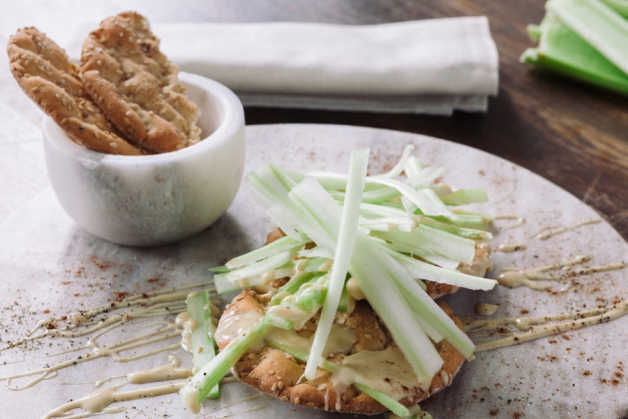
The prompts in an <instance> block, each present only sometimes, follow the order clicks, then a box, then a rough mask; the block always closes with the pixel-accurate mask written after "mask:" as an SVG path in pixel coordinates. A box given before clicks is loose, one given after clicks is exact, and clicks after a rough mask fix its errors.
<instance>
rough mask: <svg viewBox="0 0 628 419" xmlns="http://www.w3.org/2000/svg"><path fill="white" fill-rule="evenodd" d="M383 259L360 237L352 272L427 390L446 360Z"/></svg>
mask: <svg viewBox="0 0 628 419" xmlns="http://www.w3.org/2000/svg"><path fill="white" fill-rule="evenodd" d="M382 256H387V254H386V253H385V252H382V251H381V250H379V249H378V248H377V247H375V246H373V245H372V244H371V242H370V240H369V239H368V238H367V237H365V236H362V235H358V238H357V240H356V243H355V250H354V260H352V262H351V273H352V275H353V277H354V278H355V279H356V280H357V281H358V284H359V285H360V289H361V290H362V292H363V293H364V295H365V296H366V298H367V300H368V302H369V303H370V305H371V307H372V308H373V310H375V312H376V313H377V315H378V316H379V318H380V319H382V321H383V322H384V324H385V325H386V327H387V328H388V330H389V331H390V334H391V335H392V337H393V339H394V341H395V343H396V344H397V346H398V347H399V349H400V350H401V352H402V353H403V355H404V357H405V358H406V360H407V361H408V363H409V364H410V365H411V366H412V370H413V371H414V373H415V375H416V376H417V381H418V383H419V385H420V387H421V388H423V389H427V388H428V387H429V386H430V383H431V382H432V377H433V376H434V374H436V373H437V372H438V371H439V370H440V368H441V367H442V365H443V360H442V358H441V357H440V355H439V354H438V352H437V351H436V349H435V348H434V346H433V345H432V343H431V342H430V341H429V338H428V337H427V336H426V335H425V332H424V331H423V329H422V328H421V325H420V324H419V322H418V321H417V320H416V316H415V314H414V312H413V311H412V309H411V308H410V306H409V305H408V304H407V302H406V300H405V298H404V297H403V295H402V293H401V291H400V290H399V288H397V287H396V286H391V285H392V284H391V282H390V281H393V280H392V278H391V277H390V274H389V273H388V272H387V271H386V270H385V268H384V267H383V266H382V263H381V258H382Z"/></svg>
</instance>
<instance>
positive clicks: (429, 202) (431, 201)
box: [367, 178, 451, 215]
mask: <svg viewBox="0 0 628 419" xmlns="http://www.w3.org/2000/svg"><path fill="white" fill-rule="evenodd" d="M367 182H369V183H370V182H373V183H379V184H382V185H385V186H389V187H391V188H394V189H396V190H398V191H399V192H401V194H402V195H403V196H405V197H406V198H408V199H409V200H410V201H411V202H412V203H413V204H415V205H416V206H417V207H418V208H419V209H420V210H421V212H422V213H423V214H426V215H450V214H451V211H449V209H448V208H447V206H446V205H445V204H444V203H443V201H441V199H440V198H439V197H438V195H436V193H435V192H434V191H433V190H431V189H419V190H416V189H414V188H413V187H412V186H410V185H408V184H406V183H404V182H401V181H399V180H394V179H387V178H368V179H367Z"/></svg>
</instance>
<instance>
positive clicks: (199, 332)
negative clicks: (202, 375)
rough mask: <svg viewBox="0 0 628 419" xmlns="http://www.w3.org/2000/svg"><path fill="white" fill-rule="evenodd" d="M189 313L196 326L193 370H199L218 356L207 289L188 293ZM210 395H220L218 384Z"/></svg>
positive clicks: (191, 349)
mask: <svg viewBox="0 0 628 419" xmlns="http://www.w3.org/2000/svg"><path fill="white" fill-rule="evenodd" d="M185 303H186V305H187V313H188V315H189V316H190V319H191V320H192V322H194V328H193V330H192V336H191V337H190V348H189V349H190V352H191V353H192V371H193V372H196V371H198V370H199V369H200V368H201V367H202V366H203V365H205V364H207V363H208V362H209V361H211V359H212V358H214V356H216V349H215V347H214V339H213V337H212V335H213V333H214V329H215V328H214V325H213V323H212V321H211V315H212V312H211V304H210V302H209V293H208V292H207V291H199V292H194V293H191V294H189V295H188V297H187V298H186V300H185ZM208 397H210V398H212V399H216V398H218V397H220V389H219V387H218V384H216V385H215V386H214V387H212V388H211V390H210V391H209V393H208Z"/></svg>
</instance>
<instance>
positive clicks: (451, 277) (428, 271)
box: [388, 249, 497, 291]
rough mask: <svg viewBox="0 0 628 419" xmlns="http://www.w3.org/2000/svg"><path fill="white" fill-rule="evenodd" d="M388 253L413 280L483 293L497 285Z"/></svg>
mask: <svg viewBox="0 0 628 419" xmlns="http://www.w3.org/2000/svg"><path fill="white" fill-rule="evenodd" d="M388 252H389V254H390V255H391V256H393V257H394V258H395V259H396V260H397V261H398V262H399V263H401V264H402V265H403V266H404V267H405V268H406V270H407V271H408V272H409V273H410V274H411V275H412V277H413V278H420V279H425V280H428V281H433V282H439V283H443V284H449V285H453V286H456V287H462V288H467V289H472V290H483V291H489V290H491V289H493V288H494V287H495V285H496V284H497V282H496V281H495V280H493V279H488V278H483V277H479V276H473V275H467V274H465V273H462V272H459V271H456V270H449V269H443V268H440V267H438V266H434V265H431V264H429V263H425V262H422V261H420V260H418V259H415V258H413V257H410V256H406V255H404V254H401V253H399V252H395V251H394V250H392V249H389V250H388Z"/></svg>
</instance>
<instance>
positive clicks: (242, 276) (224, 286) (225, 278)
mask: <svg viewBox="0 0 628 419" xmlns="http://www.w3.org/2000/svg"><path fill="white" fill-rule="evenodd" d="M291 259H292V253H291V252H290V251H287V252H282V253H278V254H276V255H274V256H271V257H269V258H267V259H264V260H261V261H259V262H255V263H252V264H250V265H248V266H244V267H242V268H239V269H235V270H233V271H229V272H226V273H222V274H218V275H215V276H214V283H215V285H216V291H217V292H218V293H219V294H223V293H225V292H230V291H234V290H237V289H240V288H245V287H247V286H253V285H260V284H261V283H263V282H264V274H266V273H267V272H269V271H272V270H273V269H276V268H279V267H281V266H282V265H284V264H285V263H287V262H290V261H291ZM253 278H255V280H253Z"/></svg>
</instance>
